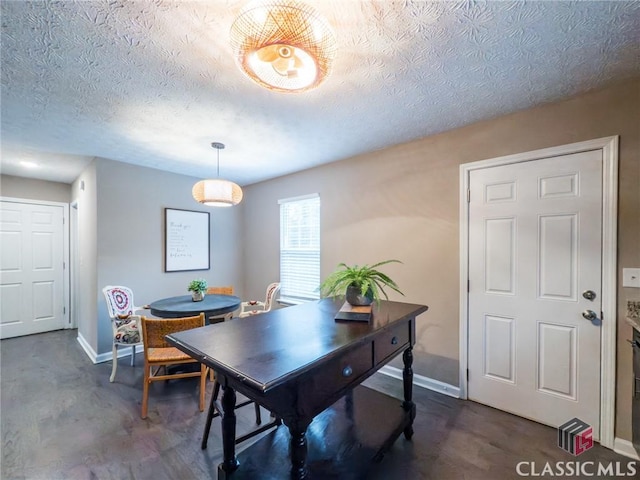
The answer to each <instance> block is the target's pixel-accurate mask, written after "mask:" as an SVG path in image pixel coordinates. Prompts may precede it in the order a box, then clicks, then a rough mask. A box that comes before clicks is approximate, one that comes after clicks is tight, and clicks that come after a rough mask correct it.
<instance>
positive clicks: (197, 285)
mask: <svg viewBox="0 0 640 480" xmlns="http://www.w3.org/2000/svg"><path fill="white" fill-rule="evenodd" d="M187 291H189V292H193V293H192V294H191V299H192V300H193V301H194V302H201V301H202V300H204V292H206V291H207V281H206V280H205V279H203V278H198V279H196V280H191V282H190V283H189V286H188V287H187Z"/></svg>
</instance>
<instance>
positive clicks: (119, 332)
mask: <svg viewBox="0 0 640 480" xmlns="http://www.w3.org/2000/svg"><path fill="white" fill-rule="evenodd" d="M102 293H103V294H104V299H105V302H106V304H107V311H108V312H109V317H110V318H111V327H112V329H113V349H112V354H113V367H111V376H110V377H109V381H110V382H111V383H113V381H114V380H115V379H116V370H117V369H118V347H131V366H132V367H133V366H134V365H135V358H136V346H137V345H142V339H143V337H142V336H141V335H140V315H136V314H135V313H136V312H138V311H142V310H146V309H148V308H149V305H145V306H143V307H136V306H135V305H134V304H133V292H132V291H131V289H130V288H128V287H123V286H121V285H107V286H106V287H104V288H103V289H102Z"/></svg>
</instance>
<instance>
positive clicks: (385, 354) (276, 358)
mask: <svg viewBox="0 0 640 480" xmlns="http://www.w3.org/2000/svg"><path fill="white" fill-rule="evenodd" d="M341 305H342V302H340V301H337V302H334V301H332V300H331V299H323V300H319V301H316V302H309V303H304V304H302V305H297V306H292V307H287V308H281V309H278V310H275V311H271V312H268V313H264V314H261V315H255V316H251V317H246V318H238V319H235V320H234V321H232V322H224V323H219V324H217V325H208V326H205V327H200V328H195V329H193V330H188V331H184V332H177V333H174V334H171V335H167V337H166V339H167V341H168V342H169V343H170V344H172V345H174V346H176V347H177V348H179V349H180V350H182V351H183V352H185V353H187V354H189V355H190V356H191V357H193V358H195V359H196V360H198V361H199V362H201V363H203V364H205V365H207V366H208V367H210V368H213V369H214V370H215V372H216V378H217V381H218V382H219V383H220V385H221V386H222V388H223V389H224V392H223V395H222V400H221V401H220V402H218V403H216V405H215V406H216V409H218V411H219V412H221V414H222V415H221V417H222V422H221V426H222V448H223V461H222V463H221V464H220V465H219V466H218V480H231V479H233V480H254V479H256V478H260V479H262V480H279V479H283V478H291V479H294V480H306V479H308V478H312V479H324V478H340V479H343V478H344V479H356V478H357V479H360V478H366V475H367V472H368V471H369V470H370V469H371V468H372V463H371V462H372V461H373V462H375V461H379V460H380V459H381V458H382V456H383V455H384V453H385V452H386V451H387V450H389V449H390V448H391V445H392V444H393V443H394V442H395V440H396V439H397V438H398V436H400V435H401V434H402V433H404V436H405V437H406V438H407V439H411V437H412V435H413V426H412V424H413V420H414V418H415V416H416V406H415V404H414V402H413V401H412V381H413V369H412V363H413V354H412V347H413V345H414V343H415V339H416V326H415V325H416V317H417V316H418V315H420V314H421V313H423V312H425V311H426V310H427V306H425V305H414V304H408V303H398V302H388V301H381V302H380V304H379V305H378V306H376V307H375V309H374V313H373V318H372V320H370V321H369V322H338V321H336V320H335V315H336V313H337V312H338V310H339V309H340V307H341ZM399 354H400V355H402V360H403V365H404V368H403V370H402V377H403V393H404V398H403V401H401V400H398V399H396V398H393V397H390V396H387V395H385V394H382V393H380V392H377V391H375V390H372V389H369V388H366V387H363V386H361V385H360V384H361V383H362V382H363V381H364V380H365V379H366V378H367V377H369V376H370V375H372V374H373V373H375V372H376V371H377V370H378V369H380V368H381V367H382V366H383V365H385V364H387V363H388V362H389V361H391V359H392V358H394V357H395V356H397V355H399ZM236 391H237V392H238V393H241V394H243V395H244V396H246V397H247V398H249V399H251V400H253V401H255V402H256V403H257V404H259V405H261V406H263V407H265V408H266V409H268V410H269V411H270V412H272V413H273V415H274V417H275V418H276V419H282V421H283V422H284V425H281V426H279V427H278V428H276V429H274V430H272V431H271V432H270V433H269V434H267V435H266V436H264V437H261V438H260V439H259V440H258V441H257V442H255V443H253V444H252V445H251V446H250V447H248V448H246V449H244V450H243V451H242V452H240V453H239V454H238V455H237V456H236V451H235V444H236V415H235V408H236Z"/></svg>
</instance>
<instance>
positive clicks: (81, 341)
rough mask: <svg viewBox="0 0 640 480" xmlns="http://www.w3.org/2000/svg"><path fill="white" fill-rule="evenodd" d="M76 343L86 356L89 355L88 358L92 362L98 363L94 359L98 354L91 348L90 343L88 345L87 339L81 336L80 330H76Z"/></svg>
mask: <svg viewBox="0 0 640 480" xmlns="http://www.w3.org/2000/svg"><path fill="white" fill-rule="evenodd" d="M78 343H79V344H80V346H81V347H82V349H83V350H84V353H86V354H87V357H89V359H91V361H92V362H93V363H98V362H97V361H96V359H97V357H98V354H97V353H96V352H95V350H94V349H93V348H91V345H89V342H87V340H86V339H85V338H84V337H83V336H82V334H81V333H80V332H78Z"/></svg>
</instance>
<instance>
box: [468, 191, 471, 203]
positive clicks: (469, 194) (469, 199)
mask: <svg viewBox="0 0 640 480" xmlns="http://www.w3.org/2000/svg"><path fill="white" fill-rule="evenodd" d="M467 203H471V189H468V190H467Z"/></svg>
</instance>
